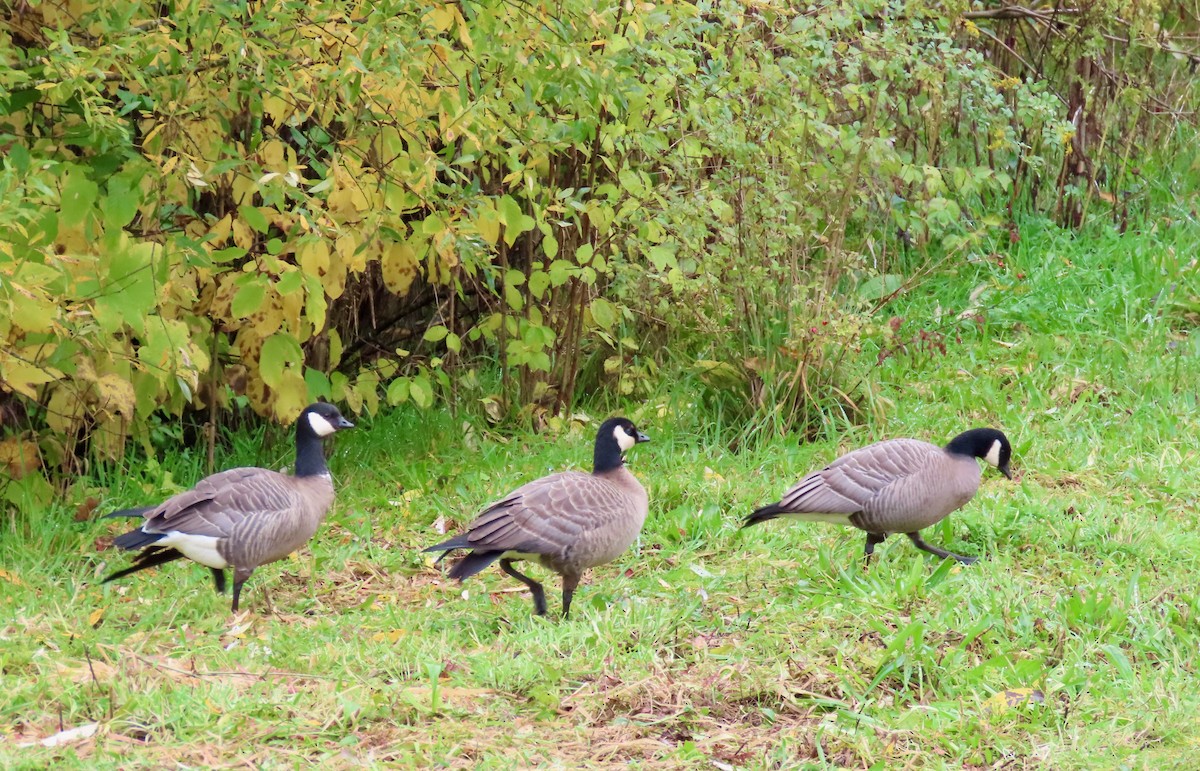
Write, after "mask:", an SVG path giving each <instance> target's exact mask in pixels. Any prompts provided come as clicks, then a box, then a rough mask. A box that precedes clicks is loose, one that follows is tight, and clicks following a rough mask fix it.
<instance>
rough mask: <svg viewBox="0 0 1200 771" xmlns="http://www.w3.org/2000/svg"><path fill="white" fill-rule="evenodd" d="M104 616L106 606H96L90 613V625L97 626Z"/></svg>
mask: <svg viewBox="0 0 1200 771" xmlns="http://www.w3.org/2000/svg"><path fill="white" fill-rule="evenodd" d="M102 618H104V608H96V609H95V610H93V611H92V612H91V614H89V615H88V626H95V625H96V624H99V623H100V619H102Z"/></svg>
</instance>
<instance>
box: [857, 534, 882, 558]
mask: <svg viewBox="0 0 1200 771" xmlns="http://www.w3.org/2000/svg"><path fill="white" fill-rule="evenodd" d="M886 539H887V533H867V548H866V549H864V550H863V558H864V559H865V560H866V561H867V562H870V561H871V555H872V554H874V553H875V547H876V546H878V545H879V544H881V543H883V542H884V540H886Z"/></svg>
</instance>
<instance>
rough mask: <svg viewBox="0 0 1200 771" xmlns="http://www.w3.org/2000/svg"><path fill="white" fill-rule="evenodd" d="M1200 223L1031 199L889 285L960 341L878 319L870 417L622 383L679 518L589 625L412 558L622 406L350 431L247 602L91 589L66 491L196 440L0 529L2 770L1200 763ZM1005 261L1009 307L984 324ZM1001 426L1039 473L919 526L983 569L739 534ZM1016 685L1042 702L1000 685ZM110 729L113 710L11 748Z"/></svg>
mask: <svg viewBox="0 0 1200 771" xmlns="http://www.w3.org/2000/svg"><path fill="white" fill-rule="evenodd" d="M1198 241H1200V234H1198V233H1197V232H1196V230H1195V229H1194V228H1193V229H1192V230H1191V231H1188V230H1185V229H1182V228H1181V227H1179V226H1164V227H1162V228H1160V229H1159V230H1157V231H1152V232H1146V233H1142V234H1131V235H1126V236H1116V235H1111V234H1105V233H1093V234H1089V235H1088V236H1087V237H1086V238H1085V237H1078V238H1072V236H1071V235H1070V234H1065V233H1061V232H1058V231H1055V230H1054V229H1052V228H1049V227H1042V226H1037V225H1031V226H1028V227H1027V228H1026V229H1025V230H1024V231H1023V232H1022V240H1021V241H1020V242H1019V243H1018V244H1015V245H1013V247H1012V248H1011V249H1009V250H1008V251H1007V252H1006V253H1005V254H1004V255H1003V258H1004V260H1005V266H1004V267H1000V266H999V264H998V263H997V262H996V261H995V260H982V261H979V262H972V263H967V264H964V265H962V266H960V267H959V269H958V270H956V271H954V272H949V273H946V274H942V275H938V276H936V277H934V278H932V279H930V280H928V281H927V282H925V283H923V284H922V285H921V286H920V287H919V288H918V289H916V290H914V291H913V292H911V293H909V294H907V295H905V296H903V297H901V298H899V299H898V300H897V301H896V303H894V304H893V305H892V306H890V307H889V308H888V309H887V310H886V311H885V313H894V314H897V315H901V316H904V317H905V319H906V321H905V324H906V325H910V326H911V327H912V328H920V327H926V328H929V329H933V330H938V331H940V332H942V333H943V334H946V340H947V347H948V350H947V353H946V355H944V356H943V355H941V354H934V355H925V354H901V355H897V356H893V357H891V358H889V359H887V360H886V361H884V362H883V363H882V364H881V365H878V366H874V365H873V362H874V360H875V351H873V350H871V349H870V345H869V344H865V345H864V350H863V352H862V353H861V356H862V357H863V359H864V361H867V362H868V363H871V364H872V366H870V367H868V368H866V369H868V370H869V376H868V379H867V381H866V382H865V383H864V384H863V389H862V394H863V395H864V399H865V400H866V401H867V402H868V403H869V404H870V406H871V409H870V410H869V411H868V413H869V414H870V415H872V416H873V417H872V418H871V419H870V420H869V421H866V422H864V423H862V424H859V425H856V426H852V427H848V428H846V429H845V430H844V431H843V432H841V433H839V435H838V436H836V437H832V438H830V439H826V440H822V441H818V442H815V443H810V444H800V443H798V442H797V441H796V439H795V438H794V437H788V436H782V437H774V438H771V439H765V440H763V441H761V442H759V443H758V444H757V445H755V446H752V447H744V448H741V449H740V451H739V452H736V453H734V452H732V451H730V450H729V449H728V446H727V444H726V443H725V442H723V441H722V440H721V432H715V431H713V430H712V429H711V427H710V426H708V425H707V424H706V417H705V415H703V414H700V413H698V412H697V411H696V409H695V407H694V406H693V405H694V404H695V403H696V399H695V395H694V394H692V393H690V392H688V388H689V384H688V382H689V381H687V380H686V379H681V380H676V381H673V383H671V384H667V383H664V384H663V385H662V386H661V389H660V391H659V392H658V395H657V396H656V398H654V399H650V400H647V401H646V402H644V403H641V404H630V405H625V408H626V409H625V411H626V412H627V414H630V415H631V416H632V417H634V419H635V420H636V421H637V422H638V424H639V427H641V428H642V429H643V430H645V431H647V432H648V433H650V434H651V435H652V437H653V439H654V441H653V442H652V443H651V444H649V445H641V446H639V447H638V448H636V449H635V450H634V451H633V454H632V455H631V467H632V468H633V470H634V471H635V473H637V474H638V475H640V476H641V477H642V478H643V480H644V481H645V483H646V485H647V488H648V489H649V491H650V496H651V516H650V518H649V520H648V521H647V523H646V527H645V529H644V531H643V534H642V538H641V541H640V544H639V546H638V547H636V548H635V549H633V550H631V551H630V552H629V553H628V554H626V555H625V556H624V557H622V558H621V559H620V560H618V561H617V562H616V563H614V564H612V565H609V566H605V567H603V568H600V569H598V570H596V571H594V572H593V573H592V574H591V575H590V577H589V578H587V579H585V584H584V585H583V586H582V587H581V588H580V590H579V592H578V593H577V594H576V600H575V605H574V608H573V611H574V615H573V617H572V618H571V619H570V620H569V621H566V622H563V621H560V620H558V618H557V613H558V610H559V607H560V606H559V596H558V583H557V581H548V582H547V589H548V590H549V594H550V596H551V602H550V605H551V612H552V617H550V618H535V617H533V616H531V614H530V613H531V603H530V601H529V598H528V595H527V594H526V593H525V592H523V591H517V590H518V589H521V588H522V587H520V585H519V584H517V583H516V582H514V581H512V580H509V579H507V578H506V577H504V576H503V575H501V574H500V573H499V571H498V570H489V571H487V572H485V573H484V574H482V575H481V576H480V577H478V578H477V579H472V580H471V581H469V582H468V583H467V584H465V585H464V586H462V587H459V586H457V585H452V584H450V583H448V582H446V581H445V580H444V579H443V577H442V575H441V574H440V573H439V571H437V570H436V569H434V568H432V567H431V566H430V565H429V564H427V562H426V560H425V555H422V554H420V552H419V550H420V548H421V547H423V546H426V545H429V544H431V543H434V542H436V541H437V540H439V539H440V538H441V535H440V534H439V533H438V532H437V531H436V529H435V522H436V521H437V520H438V519H439V518H444V521H446V523H447V525H448V528H449V529H450V530H454V529H455V528H457V527H460V526H461V525H462V524H464V523H465V522H467V521H468V520H469V519H470V517H471V515H472V514H473V513H474V512H475V511H477V510H478V509H479V508H480V507H481V506H482V505H483V504H485V503H487V502H488V501H490V500H492V499H494V498H495V497H496V496H498V495H500V494H502V493H504V492H506V491H507V490H509V489H511V488H512V487H514V486H515V485H517V484H519V483H521V482H523V481H526V480H529V479H532V478H534V477H536V476H540V475H542V474H544V473H546V472H548V471H550V470H554V469H562V468H568V467H576V468H580V467H586V465H587V464H588V463H589V462H590V454H591V453H590V443H591V438H592V431H593V430H594V426H595V423H592V424H590V425H580V424H578V423H565V424H563V425H562V426H561V427H560V428H559V430H558V431H551V432H547V433H544V434H541V435H533V434H529V433H520V434H516V435H499V434H496V433H494V432H493V431H491V430H490V429H488V428H487V427H486V426H485V425H484V424H482V423H472V424H470V425H467V424H464V421H463V419H462V418H457V419H456V418H453V417H451V416H450V415H448V414H446V413H441V412H434V413H431V414H414V413H410V412H405V411H397V412H394V413H390V414H386V415H382V416H380V417H378V418H377V419H375V420H373V421H368V420H364V421H362V430H360V431H355V432H350V433H347V434H343V435H340V436H339V437H338V438H337V441H336V450H335V452H334V454H333V456H332V459H331V466H332V468H333V471H334V474H335V476H336V478H337V480H338V484H339V489H340V493H339V499H338V503H337V504H336V506H335V510H334V511H333V513H332V515H331V517H330V519H329V521H328V522H327V524H326V525H325V526H324V527H323V529H322V530H321V531H320V533H319V534H318V537H317V538H316V539H315V540H314V542H313V543H312V544H311V546H310V547H309V548H307V549H305V550H303V551H302V552H300V554H299V555H298V556H296V557H294V558H292V559H289V560H286V561H284V562H282V563H277V564H275V565H271V566H267V567H265V568H262V569H260V570H259V571H258V572H257V573H256V574H255V576H254V577H253V578H252V579H251V581H250V583H249V584H247V588H246V591H245V593H244V594H243V603H244V604H245V606H246V607H248V608H249V611H248V612H247V613H244V614H242V615H239V616H238V617H236V618H233V617H231V616H230V615H229V612H228V597H220V596H217V595H216V594H215V593H213V592H212V589H211V583H210V579H209V576H208V572H207V571H206V570H204V569H202V568H199V567H197V566H194V565H184V564H173V565H169V566H167V567H166V568H164V569H162V570H160V571H157V572H146V573H142V574H139V575H137V576H132V577H130V578H129V579H126V580H124V581H122V582H119V583H115V584H108V585H100V584H99V579H100V578H102V577H103V576H104V575H105V574H106V573H107V572H109V571H111V570H112V569H114V568H115V567H117V566H120V565H124V564H126V556H125V555H118V554H115V553H114V552H112V551H99V552H98V551H97V550H96V540H97V539H98V538H101V537H103V536H111V535H112V534H114V533H116V532H117V530H118V528H117V524H116V523H113V522H111V521H96V520H95V519H94V517H93V518H85V520H84V521H75V518H74V516H73V515H74V514H75V511H74V508H73V505H68V504H77V503H79V502H80V501H82V500H83V499H84V498H85V497H87V495H99V496H100V497H101V498H102V503H101V507H102V508H101V511H103V510H109V509H112V508H116V507H119V506H123V505H127V504H133V503H137V502H139V501H145V500H148V499H151V498H153V497H156V496H157V495H159V494H160V492H162V491H164V490H171V489H174V488H173V487H172V484H173V485H176V486H179V485H183V486H186V485H189V484H190V483H191V482H193V481H194V480H195V479H196V478H198V477H199V476H200V475H201V474H202V471H201V468H202V459H201V457H200V454H199V453H192V454H190V455H189V454H186V453H185V454H180V455H176V456H172V457H170V458H168V459H164V460H163V461H162V465H161V466H151V467H148V468H136V467H132V468H129V469H122V470H120V471H119V472H111V473H109V474H108V475H107V476H102V475H94V476H93V477H90V478H88V479H84V480H80V481H79V483H78V484H77V485H76V487H75V488H74V489H73V490H72V492H71V496H72V497H71V499H70V501H69V502H68V504H64V505H63V506H62V507H60V508H56V509H54V510H52V511H48V512H27V513H25V514H24V515H23V516H22V517H21V518H19V519H16V520H12V521H11V522H9V523H7V524H6V525H5V528H6V529H5V531H4V532H3V534H2V536H0V539H2V540H0V566H3V569H4V572H3V573H2V574H0V672H2V673H3V687H4V694H3V696H2V697H0V720H2V721H3V722H2V724H0V730H3V731H4V733H5V734H6V735H7V738H6V739H5V740H4V741H3V742H2V743H0V765H3V766H4V767H12V768H16V767H30V768H35V767H47V766H50V765H53V766H54V767H56V768H64V767H65V768H70V767H88V768H94V767H100V768H104V767H115V766H118V765H119V766H121V767H161V766H166V765H175V764H181V765H185V766H210V765H218V766H223V765H245V764H253V765H261V766H267V767H280V766H282V767H293V766H298V765H303V764H306V763H310V762H316V763H321V764H324V765H327V766H331V767H349V766H361V765H366V766H388V767H427V766H430V765H448V766H454V767H473V766H478V765H486V766H487V767H495V768H520V767H529V766H539V765H549V766H560V767H569V766H577V765H580V764H583V763H585V762H586V763H592V764H617V763H620V764H627V765H630V766H632V767H635V768H650V767H654V768H663V767H667V768H670V767H678V768H703V767H717V768H728V767H737V768H742V767H747V768H760V767H783V768H795V767H805V766H812V767H823V766H848V767H855V768H858V767H876V768H900V767H910V768H964V767H966V768H985V767H986V768H999V767H1003V768H1022V767H1052V768H1055V769H1073V768H1078V769H1094V768H1173V767H1182V768H1186V767H1192V766H1193V765H1194V761H1193V760H1192V758H1193V756H1194V752H1195V745H1196V737H1197V736H1200V693H1198V692H1197V690H1196V689H1195V688H1194V683H1195V680H1196V674H1197V673H1196V669H1197V664H1196V661H1197V655H1196V651H1197V649H1198V648H1200V601H1198V600H1197V598H1196V593H1195V587H1196V583H1197V576H1198V575H1200V564H1198V563H1200V528H1198V526H1197V518H1196V512H1195V508H1196V502H1197V491H1198V490H1200V486H1198V485H1197V484H1196V481H1195V478H1194V474H1193V472H1192V469H1193V467H1194V466H1195V465H1196V460H1197V451H1196V446H1197V439H1196V438H1197V436H1200V426H1198V425H1197V423H1198V420H1197V415H1198V414H1200V413H1198V410H1197V393H1200V389H1198V386H1200V365H1198V364H1197V353H1200V350H1198V348H1197V343H1196V342H1195V341H1194V340H1193V338H1192V337H1190V336H1189V334H1188V332H1189V331H1190V328H1191V325H1192V322H1193V321H1194V316H1193V314H1194V311H1193V308H1194V307H1200V304H1197V302H1196V298H1197V297H1198V296H1200V278H1198V276H1197V274H1196V269H1195V268H1194V267H1193V266H1191V265H1190V259H1191V257H1190V255H1194V254H1196V253H1197V245H1198V243H1197V242H1198ZM1018 273H1020V274H1022V276H1023V277H1021V278H1018V276H1017V274H1018ZM981 285H984V286H985V287H986V288H985V289H984V290H982V291H981V293H980V294H979V295H978V298H977V305H978V306H979V311H980V313H981V314H982V321H980V322H977V321H975V320H973V319H965V320H964V319H959V318H958V314H959V313H960V312H961V311H962V310H964V309H965V308H966V306H967V304H968V298H969V297H970V295H971V293H972V291H973V290H975V289H976V288H977V287H979V286H981ZM1172 286H1173V287H1174V288H1173V289H1171V287H1172ZM1164 290H1168V291H1164ZM593 413H594V417H595V418H597V419H598V418H600V417H603V415H602V410H600V409H598V408H597V409H594V410H593ZM974 425H995V426H999V427H1001V428H1003V429H1004V430H1005V431H1006V432H1007V433H1008V435H1009V436H1010V438H1011V439H1012V440H1013V443H1014V449H1015V459H1014V464H1013V465H1014V469H1015V470H1016V471H1017V478H1016V481H1015V482H1008V481H1007V480H1005V479H1004V478H1003V477H1001V476H1000V475H999V474H997V473H995V472H994V471H989V472H987V473H985V481H984V484H983V486H982V488H981V490H980V492H979V494H978V495H977V496H976V498H975V499H974V500H973V501H972V502H971V503H970V504H968V505H967V506H966V507H965V508H964V509H963V510H962V511H960V512H958V513H956V514H954V515H952V516H951V517H950V518H949V519H947V520H946V521H945V522H943V523H942V524H939V525H937V526H935V527H933V528H931V529H930V530H929V531H927V532H926V537H927V538H928V539H929V540H930V541H931V542H933V543H936V544H941V545H945V546H946V547H947V548H950V549H952V550H954V551H956V552H960V553H965V554H979V555H984V556H985V559H983V560H981V561H980V562H979V563H977V564H976V565H974V566H971V567H969V568H960V567H958V566H956V565H952V564H949V563H945V564H939V563H937V562H936V561H931V560H929V559H927V558H926V557H925V556H924V555H922V554H921V553H919V552H917V551H916V550H915V549H914V548H913V547H912V546H911V545H910V544H909V543H908V542H907V540H906V539H904V538H892V539H889V540H888V542H886V543H885V544H884V545H882V546H881V547H880V548H879V549H878V550H877V555H878V556H877V559H876V560H875V562H874V564H873V565H872V566H871V567H870V568H869V569H867V570H864V569H863V568H862V567H861V564H860V555H861V551H862V545H863V537H862V534H861V533H859V532H858V531H851V530H840V529H836V528H832V527H823V526H821V525H817V524H802V523H795V524H790V525H789V524H788V523H779V522H775V523H770V524H768V525H765V526H762V527H758V528H755V529H753V530H749V531H745V532H742V531H739V529H738V526H739V524H740V521H741V519H742V517H743V516H744V515H745V514H746V513H747V512H748V511H749V510H750V509H751V508H753V507H754V506H755V505H756V504H760V503H763V502H767V501H771V500H775V499H776V498H777V497H778V495H779V494H780V493H781V492H782V491H783V490H784V489H785V488H786V487H787V486H788V485H789V484H790V483H791V482H792V481H794V480H795V479H797V478H798V477H799V476H800V475H801V474H802V473H803V472H804V471H806V470H808V469H811V468H813V467H815V466H819V465H821V464H823V463H825V462H827V461H828V460H830V459H832V458H833V457H835V456H836V455H837V454H838V453H839V452H842V451H845V450H847V449H850V448H852V447H854V446H857V445H860V444H863V443H866V442H869V441H872V440H875V439H879V438H884V437H888V436H915V437H920V438H925V439H928V440H931V441H935V442H943V441H945V440H947V439H949V438H950V437H951V436H953V435H954V434H955V433H957V432H958V431H959V430H961V429H963V428H967V427H970V426H974ZM289 460H290V449H289V445H288V443H287V442H279V441H276V442H270V443H267V444H266V446H264V444H263V441H262V437H261V436H251V435H242V436H239V437H237V438H236V439H235V441H234V442H233V443H232V446H231V447H230V448H229V449H228V451H227V452H226V454H225V455H224V456H223V457H222V458H221V459H220V464H221V465H222V466H230V465H236V464H244V463H261V464H266V465H270V466H272V467H280V466H282V465H284V464H286V463H288V462H289ZM167 473H169V474H170V480H171V481H170V482H169V483H168V482H167V481H165V480H166V478H165V476H164V475H165V474H167ZM531 572H538V571H537V569H536V568H531ZM539 574H540V573H539ZM464 590H465V594H464ZM268 595H269V598H270V608H273V611H272V610H271V609H270V608H269V607H268V605H267V602H266V598H267V596H268ZM1009 689H1033V690H1036V691H1037V692H1038V694H1039V696H1038V697H1037V699H1038V701H1037V703H1032V704H1019V705H1017V706H1002V705H1001V704H1000V703H998V700H997V699H996V698H995V696H996V694H1002V693H1003V692H1004V691H1005V690H1009ZM89 723H98V724H99V730H98V731H97V733H96V734H95V735H94V736H93V737H91V738H88V739H80V740H77V741H75V742H72V743H70V744H68V745H65V746H61V747H55V748H43V747H24V748H22V747H18V744H19V743H21V742H27V741H34V740H39V739H42V738H44V737H47V736H51V735H53V734H55V733H56V732H57V731H59V730H60V728H72V727H75V726H80V725H85V724H89ZM714 762H715V763H716V764H718V765H715V766H714V765H713V763H714Z"/></svg>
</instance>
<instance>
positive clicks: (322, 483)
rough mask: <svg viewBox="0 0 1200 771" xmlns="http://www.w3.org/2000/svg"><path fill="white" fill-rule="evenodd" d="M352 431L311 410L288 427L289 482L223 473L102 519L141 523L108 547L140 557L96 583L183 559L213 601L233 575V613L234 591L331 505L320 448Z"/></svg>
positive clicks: (332, 413) (330, 409) (267, 473)
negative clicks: (203, 579) (207, 584)
mask: <svg viewBox="0 0 1200 771" xmlns="http://www.w3.org/2000/svg"><path fill="white" fill-rule="evenodd" d="M353 427H354V424H353V423H351V422H350V421H348V420H346V419H345V418H344V417H342V414H341V413H340V412H338V409H337V407H334V406H333V405H332V404H326V403H325V402H317V403H316V404H311V405H309V406H308V407H306V408H305V409H304V411H303V412H301V413H300V418H299V419H298V420H297V421H296V469H295V474H294V475H293V476H288V475H287V474H281V473H279V472H277V471H271V470H269V469H264V468H235V469H229V470H228V471H222V472H220V473H217V474H213V475H212V476H209V477H205V478H204V479H202V480H200V482H199V483H198V484H197V485H196V486H195V487H194V488H192V489H191V490H188V491H187V492H183V493H179V494H178V495H174V496H172V497H170V498H168V499H167V500H165V501H163V502H162V503H160V504H158V505H157V506H141V507H138V508H132V509H124V510H122V511H116V512H113V513H112V514H108V515H107V517H142V518H143V519H145V522H143V523H142V526H141V527H139V528H137V529H136V530H131V531H130V532H128V533H125V534H124V535H119V536H117V537H116V538H114V539H113V545H114V546H117V547H118V548H121V549H126V550H134V549H140V550H141V553H140V554H139V555H138V557H137V560H136V561H135V562H134V563H133V564H132V565H131V566H130V567H127V568H125V569H124V570H119V571H117V572H116V573H113V574H112V575H110V576H109V577H108V578H105V579H104V581H103V583H108V582H109V581H112V580H114V579H117V578H121V577H123V576H127V575H129V574H130V573H136V572H137V571H139V570H144V569H146V568H149V567H154V566H156V565H162V564H164V563H166V562H171V561H172V560H177V559H179V558H180V557H187V558H188V559H190V560H192V561H194V562H199V563H200V564H201V565H204V566H205V567H207V568H208V569H209V570H210V571H212V575H213V583H214V585H215V586H216V589H217V592H218V593H222V594H223V593H224V592H225V569H226V568H232V569H233V607H232V610H233V612H234V613H236V612H237V610H238V599H239V598H240V597H241V594H242V585H243V584H245V583H246V579H248V578H249V577H250V574H251V573H253V572H254V569H255V568H257V567H258V566H259V565H265V564H267V563H269V562H275V561H276V560H280V559H283V558H284V557H286V556H287V555H289V554H291V553H292V552H294V551H295V550H296V549H298V548H300V547H301V546H303V545H304V544H305V543H307V542H308V540H309V539H310V538H312V536H313V533H315V532H316V531H317V526H318V525H320V524H321V520H323V519H324V518H325V513H326V512H327V511H328V510H329V506H330V504H332V503H333V480H332V478H331V477H330V475H329V468H328V467H327V466H326V465H325V454H324V452H323V450H322V447H321V440H322V439H323V438H325V437H327V436H330V435H332V434H333V433H335V432H337V431H341V430H344V429H347V428H353Z"/></svg>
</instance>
